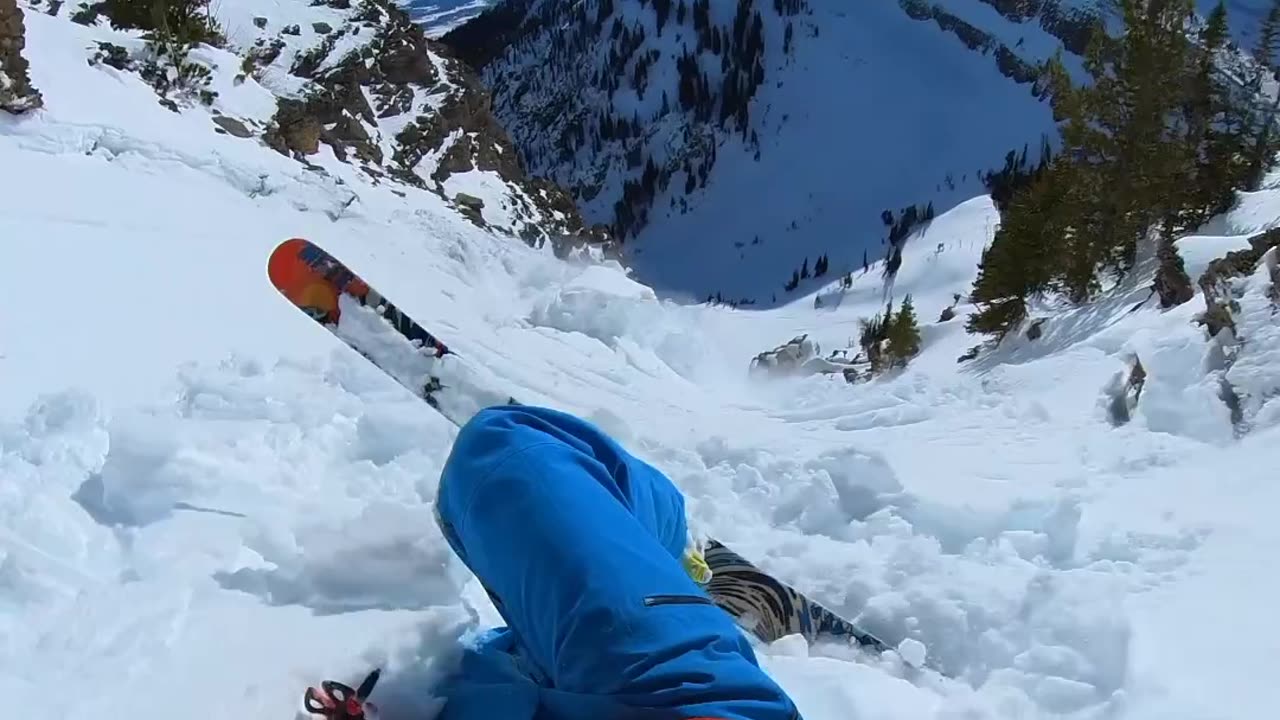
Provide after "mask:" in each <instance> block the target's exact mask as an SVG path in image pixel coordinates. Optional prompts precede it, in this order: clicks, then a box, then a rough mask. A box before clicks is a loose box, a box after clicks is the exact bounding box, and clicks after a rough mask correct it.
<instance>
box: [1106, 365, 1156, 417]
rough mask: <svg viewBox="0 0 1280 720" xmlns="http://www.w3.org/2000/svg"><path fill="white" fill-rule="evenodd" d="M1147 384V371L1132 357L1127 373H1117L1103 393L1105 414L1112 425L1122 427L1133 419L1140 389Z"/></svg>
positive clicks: (1139, 397) (1140, 396)
mask: <svg viewBox="0 0 1280 720" xmlns="http://www.w3.org/2000/svg"><path fill="white" fill-rule="evenodd" d="M1146 382H1147V371H1146V368H1144V367H1143V366H1142V360H1141V359H1140V358H1139V357H1138V356H1137V355H1134V356H1133V360H1132V361H1131V362H1130V364H1129V370H1128V372H1120V373H1117V374H1116V375H1115V376H1114V377H1112V379H1111V382H1110V383H1108V385H1107V387H1106V388H1105V389H1104V391H1103V396H1104V402H1105V404H1106V408H1107V414H1108V416H1109V417H1110V420H1111V424H1112V425H1117V426H1118V425H1124V424H1125V423H1127V422H1129V420H1130V419H1132V417H1133V411H1134V409H1135V408H1137V407H1138V400H1140V399H1141V398H1142V388H1143V386H1144V385H1145V384H1146Z"/></svg>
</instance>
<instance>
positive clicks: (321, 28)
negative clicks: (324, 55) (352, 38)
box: [311, 22, 333, 35]
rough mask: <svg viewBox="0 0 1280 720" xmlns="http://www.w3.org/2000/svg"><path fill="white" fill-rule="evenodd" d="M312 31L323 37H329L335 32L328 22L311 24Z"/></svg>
mask: <svg viewBox="0 0 1280 720" xmlns="http://www.w3.org/2000/svg"><path fill="white" fill-rule="evenodd" d="M311 29H312V30H315V31H316V32H317V33H319V34H321V35H328V34H329V33H331V32H333V26H332V25H330V24H329V23H327V22H314V23H311Z"/></svg>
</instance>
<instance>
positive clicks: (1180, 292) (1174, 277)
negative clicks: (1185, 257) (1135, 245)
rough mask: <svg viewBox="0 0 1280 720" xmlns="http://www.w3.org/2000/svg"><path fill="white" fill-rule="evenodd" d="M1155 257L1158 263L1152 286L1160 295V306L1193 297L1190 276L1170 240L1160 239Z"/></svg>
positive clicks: (1194, 292)
mask: <svg viewBox="0 0 1280 720" xmlns="http://www.w3.org/2000/svg"><path fill="white" fill-rule="evenodd" d="M1156 258H1157V259H1158V260H1159V262H1160V265H1159V267H1158V268H1157V269H1156V276H1155V281H1154V283H1153V287H1154V288H1155V291H1156V293H1157V294H1159V296H1160V307H1162V308H1165V309H1168V308H1171V307H1176V306H1178V305H1181V304H1182V303H1184V302H1186V301H1188V300H1190V299H1191V298H1192V297H1194V296H1195V294H1196V291H1195V289H1194V288H1192V287H1191V278H1190V277H1189V276H1188V275H1187V270H1186V267H1185V266H1184V265H1183V264H1182V256H1181V255H1179V254H1178V248H1177V247H1176V246H1175V245H1174V244H1173V241H1172V240H1161V241H1160V247H1159V249H1157V250H1156Z"/></svg>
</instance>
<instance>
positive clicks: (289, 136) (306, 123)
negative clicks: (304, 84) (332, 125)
mask: <svg viewBox="0 0 1280 720" xmlns="http://www.w3.org/2000/svg"><path fill="white" fill-rule="evenodd" d="M322 132H324V126H323V125H321V124H320V121H319V120H318V119H317V118H316V117H315V116H314V115H312V114H311V113H309V112H308V109H307V103H304V102H301V101H299V100H291V99H288V98H280V101H279V107H278V109H277V110H276V114H275V117H274V118H272V126H271V128H270V129H268V130H267V132H266V133H265V134H264V135H263V136H262V137H263V140H265V141H266V143H267V145H269V146H271V147H272V148H274V149H275V150H277V151H279V152H281V153H283V154H285V155H289V154H291V153H299V154H302V155H314V154H316V153H317V152H319V151H320V133H322Z"/></svg>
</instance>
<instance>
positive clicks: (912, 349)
mask: <svg viewBox="0 0 1280 720" xmlns="http://www.w3.org/2000/svg"><path fill="white" fill-rule="evenodd" d="M885 341H886V343H885V345H886V346H885V354H886V355H887V356H888V358H889V364H890V365H891V366H897V367H905V366H906V364H907V361H909V360H910V359H911V358H913V357H915V356H916V355H918V354H919V353H920V327H919V325H918V324H917V322H916V311H915V307H914V306H913V305H912V304H911V296H910V295H907V296H906V297H905V298H903V299H902V307H901V308H899V309H898V313H897V314H896V315H894V316H893V319H892V321H889V323H888V327H887V329H886V338H885Z"/></svg>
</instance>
